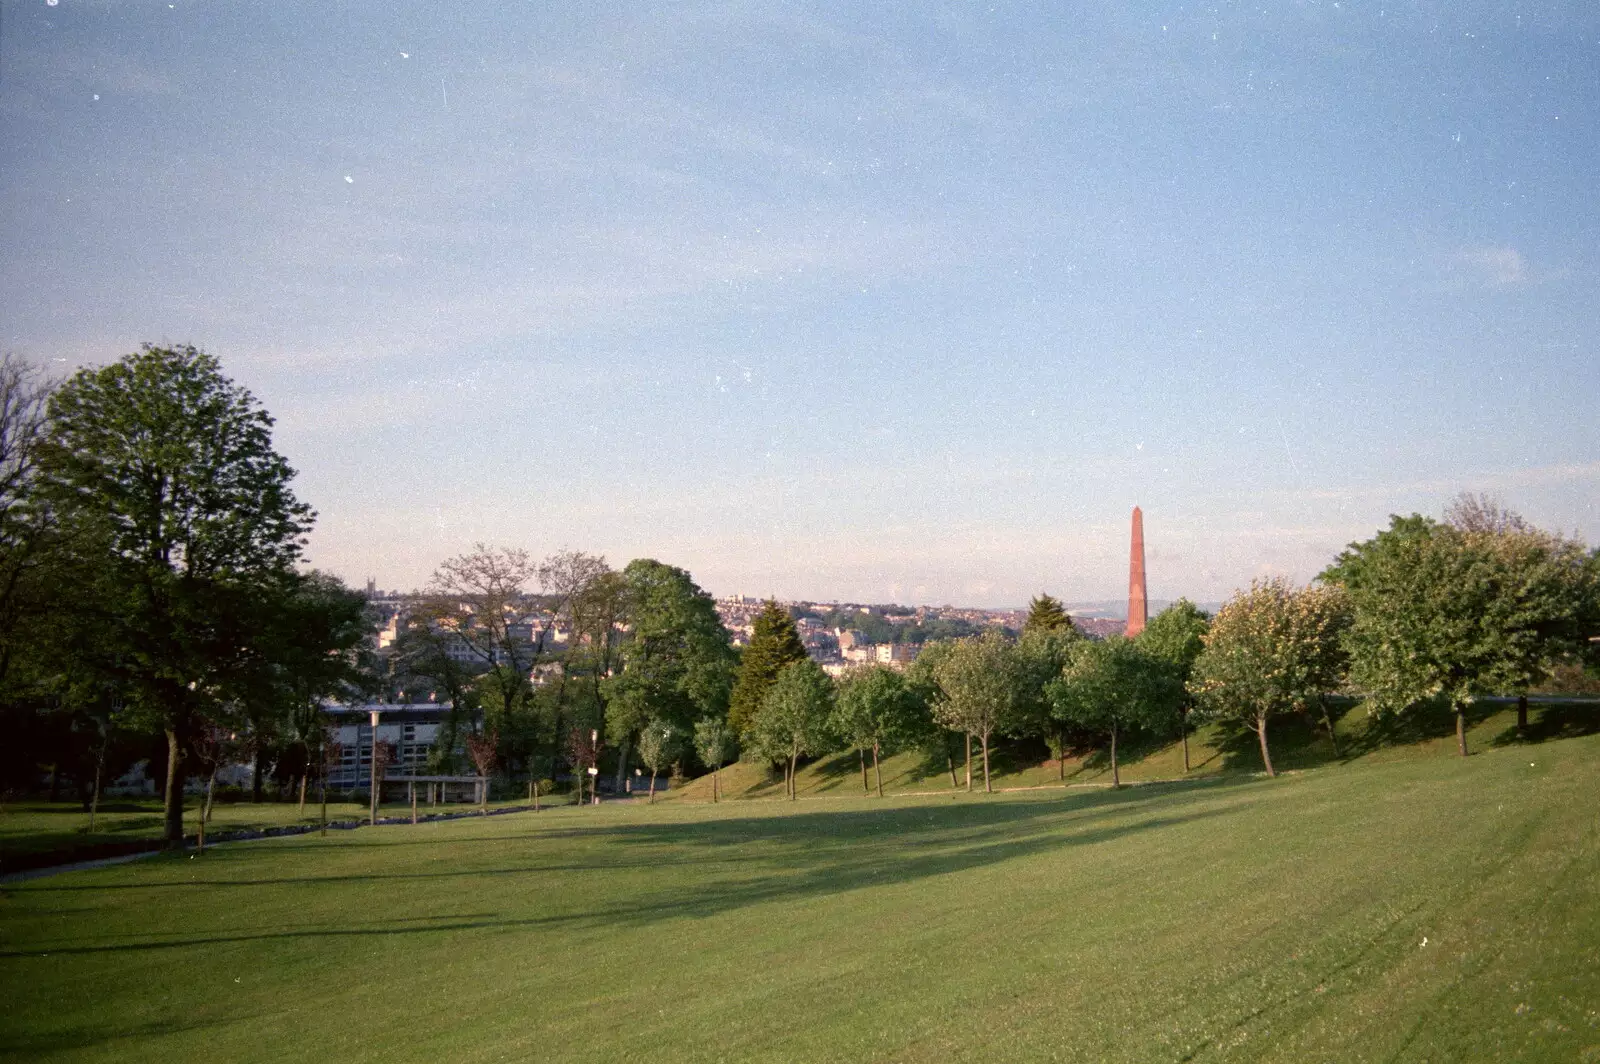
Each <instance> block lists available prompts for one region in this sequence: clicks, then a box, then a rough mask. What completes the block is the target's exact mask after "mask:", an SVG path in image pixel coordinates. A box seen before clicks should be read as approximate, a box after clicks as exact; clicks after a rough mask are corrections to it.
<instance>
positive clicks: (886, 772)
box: [666, 703, 1600, 801]
mask: <svg viewBox="0 0 1600 1064" xmlns="http://www.w3.org/2000/svg"><path fill="white" fill-rule="evenodd" d="M1336 712H1340V713H1341V715H1339V716H1338V717H1337V719H1336V721H1335V728H1334V730H1335V732H1336V733H1337V735H1338V737H1339V755H1340V756H1339V757H1337V758H1336V757H1334V754H1333V746H1332V744H1331V743H1330V742H1329V741H1328V736H1327V732H1326V731H1325V730H1324V729H1323V727H1322V725H1321V723H1320V721H1319V722H1317V723H1316V725H1315V727H1312V726H1311V724H1310V723H1309V722H1307V721H1305V720H1303V719H1301V718H1299V717H1289V718H1286V719H1283V720H1281V721H1278V722H1275V723H1274V724H1273V725H1272V729H1271V733H1270V738H1271V743H1272V761H1273V766H1274V767H1275V768H1277V769H1278V770H1279V771H1280V772H1282V771H1295V770H1300V769H1309V768H1320V767H1323V766H1326V765H1334V764H1341V763H1351V762H1358V763H1360V762H1379V761H1397V760H1401V761H1403V760H1411V759H1414V758H1422V759H1431V758H1434V757H1437V756H1441V755H1445V754H1448V753H1452V752H1454V751H1455V748H1456V745H1455V744H1456V738H1455V718H1454V717H1453V716H1451V715H1450V714H1449V713H1448V712H1434V713H1431V714H1430V713H1422V712H1419V713H1416V714H1415V715H1413V716H1411V717H1409V718H1407V719H1403V720H1389V721H1386V722H1380V721H1374V720H1373V719H1371V718H1369V717H1368V716H1367V715H1366V714H1365V713H1364V712H1362V711H1361V710H1359V709H1353V708H1348V707H1347V708H1344V709H1343V710H1342V711H1337V710H1336ZM1516 719H1517V715H1516V710H1515V709H1514V708H1507V707H1502V706H1498V705H1495V706H1485V707H1484V708H1483V709H1482V710H1481V711H1480V712H1478V713H1476V714H1474V716H1473V717H1472V718H1471V726H1470V728H1469V730H1468V735H1467V739H1468V743H1469V746H1470V747H1471V748H1472V749H1474V750H1483V749H1492V748H1499V747H1503V746H1507V745H1513V744H1515V743H1516V742H1517V741H1518V740H1517V738H1516V727H1515V725H1516ZM1530 725H1531V727H1530V737H1531V738H1532V739H1535V740H1542V739H1548V738H1554V737H1556V736H1574V735H1583V734H1589V733H1592V732H1594V731H1596V730H1600V706H1596V705H1593V704H1590V705H1571V704H1561V703H1557V704H1553V705H1545V706H1541V705H1537V704H1536V705H1535V706H1534V709H1533V713H1532V715H1531V716H1530ZM1119 755H1120V756H1119V759H1118V760H1119V761H1120V774H1121V777H1122V780H1123V782H1124V783H1127V782H1130V781H1131V782H1141V781H1147V780H1173V779H1181V778H1185V773H1184V771H1183V750H1182V747H1181V746H1180V745H1179V744H1178V743H1177V742H1176V741H1172V742H1150V741H1148V740H1146V741H1144V742H1142V743H1140V742H1137V741H1135V742H1125V743H1123V744H1122V749H1120V750H1119ZM972 757H973V769H972V778H973V787H974V788H975V789H977V790H982V789H983V764H982V761H981V759H980V754H979V751H978V748H977V745H976V744H974V746H973V754H972ZM1189 763H1190V772H1189V773H1188V778H1190V779H1193V778H1204V777H1212V776H1221V775H1236V774H1241V773H1242V774H1253V773H1257V772H1260V771H1261V770H1262V766H1261V752H1260V749H1259V747H1258V746H1257V745H1256V738H1255V734H1254V733H1253V732H1252V733H1249V734H1232V735H1228V734H1225V733H1224V732H1223V731H1222V730H1221V729H1219V728H1217V727H1215V726H1208V727H1202V728H1200V729H1199V730H1198V731H1197V732H1196V733H1194V734H1193V735H1191V736H1190V737H1189ZM882 767H883V785H884V792H885V794H889V793H894V794H907V793H909V794H917V793H923V792H935V793H945V792H948V791H949V790H950V773H949V771H948V769H947V767H946V765H945V763H944V761H943V760H942V759H939V760H937V761H935V760H932V759H930V758H929V757H928V756H927V755H925V754H923V753H920V752H910V753H902V754H896V755H894V756H892V757H887V758H885V759H884V761H883V766H882ZM1063 769H1064V771H1063ZM990 770H991V771H990V775H991V779H992V782H993V785H994V787H995V789H996V790H1007V789H1012V788H1018V787H1050V786H1061V782H1062V781H1061V777H1063V776H1064V777H1065V782H1066V784H1067V785H1069V786H1078V785H1091V786H1104V785H1109V784H1110V783H1111V764H1110V761H1109V760H1108V759H1107V756H1106V752H1105V751H1104V750H1099V751H1094V752H1091V753H1088V754H1085V755H1080V756H1077V757H1069V758H1068V759H1067V762H1066V764H1065V765H1064V766H1058V765H1057V764H1056V762H1055V761H1050V762H1047V763H1040V762H1037V761H1029V762H1022V761H1019V760H1017V759H1016V758H1015V757H1014V756H1013V750H1012V748H1011V747H1009V746H1008V745H1007V744H1005V743H1003V742H1002V743H999V744H998V745H997V748H996V749H995V751H994V752H993V753H992V755H991V764H990ZM964 773H965V767H964V765H963V763H962V757H961V755H960V753H959V752H958V754H957V757H956V774H957V779H958V782H961V783H962V784H963V785H964V782H965V777H964ZM796 780H797V783H798V793H799V796H800V797H801V798H816V797H845V796H855V795H860V794H862V793H863V791H862V785H861V768H860V761H859V759H858V758H857V755H856V754H855V753H854V752H850V753H846V754H838V755H833V756H830V757H825V758H822V759H820V760H819V761H816V762H813V763H811V764H809V765H806V766H804V767H803V768H802V769H801V770H800V771H799V772H798V773H797V774H796ZM867 783H868V786H869V789H870V788H871V786H872V784H873V775H872V762H871V757H870V755H869V756H868V759H867ZM721 789H722V795H723V797H724V798H733V799H750V798H778V799H781V798H783V796H784V792H783V780H782V777H781V776H778V775H775V774H769V772H768V771H767V769H766V767H765V766H758V765H753V764H743V763H741V764H736V765H730V766H728V767H727V768H725V769H723V771H722V773H721ZM666 799H667V800H671V801H684V800H687V801H710V799H711V778H710V777H709V776H703V777H700V778H698V779H695V780H691V781H689V783H688V784H686V785H684V786H682V787H680V788H677V789H674V790H673V791H671V792H669V794H668V795H667V796H666Z"/></svg>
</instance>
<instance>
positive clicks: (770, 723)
mask: <svg viewBox="0 0 1600 1064" xmlns="http://www.w3.org/2000/svg"><path fill="white" fill-rule="evenodd" d="M833 700H834V691H833V681H832V680H831V679H829V678H828V674H827V673H825V672H823V671H822V668H821V666H819V665H818V664H817V663H816V662H814V661H812V660H811V659H810V658H806V659H804V660H801V661H796V662H791V663H790V664H789V665H787V666H786V667H785V668H784V670H783V671H782V672H780V673H779V674H778V679H777V682H775V683H774V684H773V685H772V689H771V690H770V691H768V692H767V697H766V700H765V701H764V702H762V704H761V709H760V710H759V711H758V712H757V713H756V716H755V720H754V721H752V722H751V727H750V730H749V732H748V733H747V736H748V739H747V743H748V749H749V750H750V751H751V752H752V753H754V754H756V755H757V756H759V757H764V758H767V759H769V760H772V761H783V762H785V763H786V770H785V773H786V774H785V777H784V778H785V781H786V786H787V790H788V794H789V797H790V798H791V799H792V798H794V796H795V794H794V769H795V765H796V763H797V762H798V761H799V759H800V758H802V757H809V756H813V755H816V754H821V753H825V752H826V751H827V750H828V743H829V741H830V739H831V736H830V735H829V732H828V720H829V717H830V716H831V715H832V712H833Z"/></svg>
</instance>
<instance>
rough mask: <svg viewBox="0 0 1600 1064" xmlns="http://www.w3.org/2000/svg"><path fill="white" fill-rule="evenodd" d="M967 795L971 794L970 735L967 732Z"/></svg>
mask: <svg viewBox="0 0 1600 1064" xmlns="http://www.w3.org/2000/svg"><path fill="white" fill-rule="evenodd" d="M967 793H968V794H971V793H972V733H971V732H967Z"/></svg>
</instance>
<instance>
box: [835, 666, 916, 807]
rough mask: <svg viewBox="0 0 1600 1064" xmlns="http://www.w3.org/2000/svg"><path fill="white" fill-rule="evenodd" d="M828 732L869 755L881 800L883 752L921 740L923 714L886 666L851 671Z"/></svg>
mask: <svg viewBox="0 0 1600 1064" xmlns="http://www.w3.org/2000/svg"><path fill="white" fill-rule="evenodd" d="M831 729H832V731H833V734H834V735H836V736H838V737H839V738H841V739H843V740H844V741H845V742H848V743H849V744H850V745H851V746H853V747H855V748H856V750H857V751H858V752H860V753H861V754H863V755H865V753H866V751H869V750H870V751H872V771H873V774H874V775H875V776H876V778H877V784H878V797H879V798H882V797H883V765H882V757H883V753H884V751H885V750H887V751H889V752H891V753H892V752H893V751H894V750H895V749H897V748H898V747H900V746H902V745H905V744H907V743H911V742H914V741H916V740H917V739H919V738H921V737H922V735H923V734H924V733H925V732H926V731H927V710H926V708H925V707H924V705H923V703H922V700H921V699H919V698H918V697H917V696H916V694H915V692H913V691H912V690H911V689H910V688H909V687H907V686H906V680H905V677H904V676H902V675H901V674H900V673H898V672H895V671H894V670H893V669H890V668H887V667H886V666H883V665H871V666H868V667H866V668H863V669H854V670H851V671H850V672H848V673H846V674H845V675H844V676H843V677H842V678H841V679H840V681H839V684H838V697H837V699H836V700H835V702H834V709H833V720H832V722H831ZM863 775H864V773H863ZM864 783H865V780H864V779H863V784H864Z"/></svg>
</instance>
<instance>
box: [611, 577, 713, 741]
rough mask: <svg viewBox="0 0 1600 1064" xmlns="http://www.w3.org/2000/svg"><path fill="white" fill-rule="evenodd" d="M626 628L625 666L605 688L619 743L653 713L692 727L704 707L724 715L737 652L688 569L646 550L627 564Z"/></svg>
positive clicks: (613, 732)
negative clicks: (666, 562) (651, 555)
mask: <svg viewBox="0 0 1600 1064" xmlns="http://www.w3.org/2000/svg"><path fill="white" fill-rule="evenodd" d="M622 579H623V584H624V587H625V603H626V606H625V608H626V616H627V625H628V633H627V636H626V638H625V639H624V641H623V643H622V645H621V647H620V648H619V650H620V657H621V666H622V667H621V671H620V672H619V673H617V674H616V675H615V676H613V677H612V678H611V679H610V680H609V681H607V682H606V683H605V684H603V685H602V686H603V687H604V689H605V691H606V731H607V733H608V735H609V736H610V739H611V741H612V742H613V743H616V744H618V745H620V746H621V747H622V752H621V757H622V760H623V762H624V764H625V763H626V761H627V758H628V749H629V746H630V745H631V743H632V740H633V738H634V736H636V735H637V734H638V733H639V730H640V729H641V728H643V727H644V726H645V725H646V724H647V723H649V722H650V721H651V720H661V721H664V722H666V723H669V724H672V725H674V726H676V727H678V728H681V729H682V730H683V732H684V733H688V732H689V731H690V730H691V729H692V728H693V727H694V722H695V721H696V720H699V719H700V718H702V717H705V716H707V715H716V716H726V714H727V712H728V692H729V690H730V689H731V688H732V686H733V671H734V664H735V658H734V652H733V646H732V643H731V641H730V639H729V636H728V630H727V629H726V628H724V627H723V626H722V620H721V619H720V618H719V617H718V616H717V610H716V604H715V603H714V602H713V601H712V599H711V596H710V595H708V594H706V593H705V592H704V591H702V590H701V589H700V587H699V586H698V585H697V584H695V582H694V580H693V579H692V578H690V576H689V574H688V573H686V572H684V571H683V570H682V569H679V568H677V567H676V566H672V565H664V564H662V563H661V562H658V561H655V560H653V559H649V558H641V559H636V560H634V561H631V562H629V563H628V565H627V568H625V569H624V570H623V571H622Z"/></svg>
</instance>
